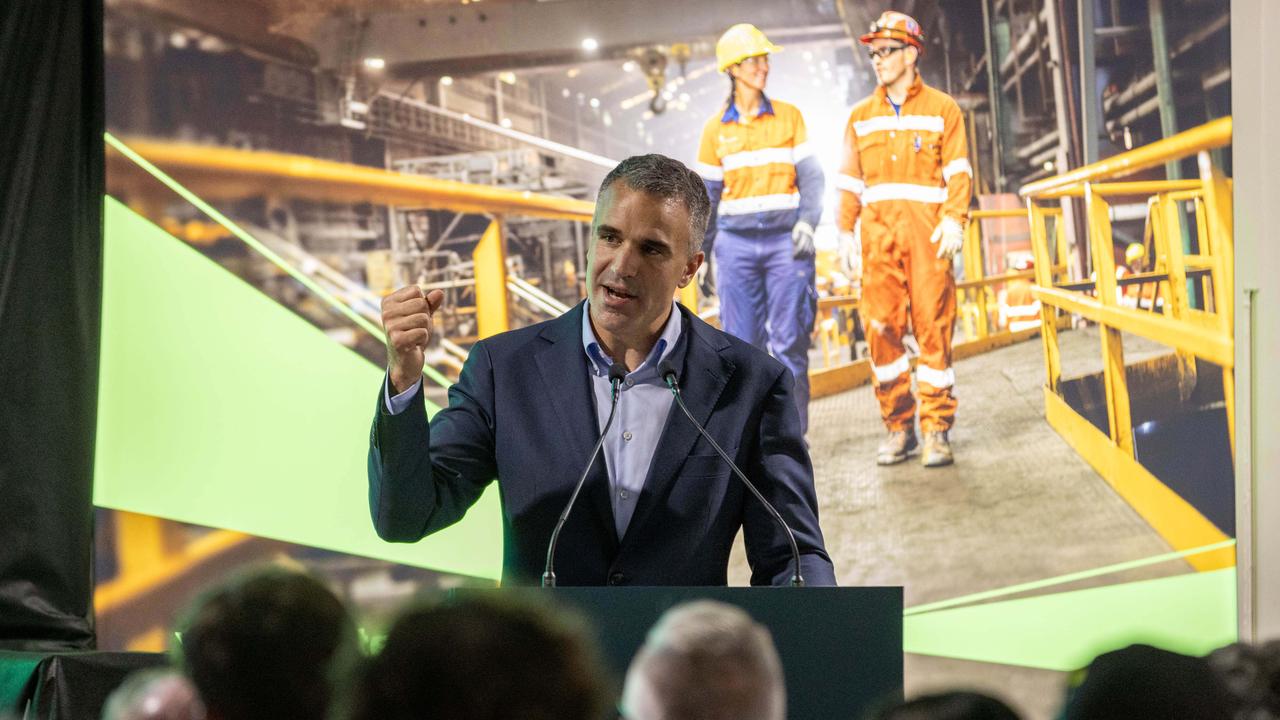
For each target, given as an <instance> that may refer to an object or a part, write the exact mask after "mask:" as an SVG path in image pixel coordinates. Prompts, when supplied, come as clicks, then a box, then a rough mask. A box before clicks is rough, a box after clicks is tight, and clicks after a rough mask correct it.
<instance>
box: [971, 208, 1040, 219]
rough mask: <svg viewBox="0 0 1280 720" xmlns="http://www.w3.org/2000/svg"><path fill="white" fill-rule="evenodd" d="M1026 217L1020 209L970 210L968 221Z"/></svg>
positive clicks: (1024, 212)
mask: <svg viewBox="0 0 1280 720" xmlns="http://www.w3.org/2000/svg"><path fill="white" fill-rule="evenodd" d="M1024 215H1026V211H1025V210H1023V209H1022V208H1004V209H1000V210H970V211H969V219H970V220H989V219H991V218H1016V217H1022V216H1024Z"/></svg>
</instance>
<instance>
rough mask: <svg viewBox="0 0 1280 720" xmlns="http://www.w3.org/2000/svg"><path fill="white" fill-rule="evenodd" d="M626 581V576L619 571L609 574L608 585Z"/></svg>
mask: <svg viewBox="0 0 1280 720" xmlns="http://www.w3.org/2000/svg"><path fill="white" fill-rule="evenodd" d="M626 581H627V576H626V575H623V574H622V573H620V572H616V573H613V574H612V575H610V576H609V584H610V585H621V584H622V583H624V582H626Z"/></svg>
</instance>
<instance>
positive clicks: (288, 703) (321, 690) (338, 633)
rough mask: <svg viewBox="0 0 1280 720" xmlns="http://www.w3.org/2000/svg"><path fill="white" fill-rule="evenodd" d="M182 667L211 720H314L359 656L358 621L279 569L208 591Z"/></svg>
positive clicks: (191, 624) (193, 618)
mask: <svg viewBox="0 0 1280 720" xmlns="http://www.w3.org/2000/svg"><path fill="white" fill-rule="evenodd" d="M179 629H180V631H181V637H182V641H181V643H182V644H181V649H180V657H181V661H182V667H183V669H184V670H185V671H186V673H187V675H188V676H189V677H190V678H191V680H192V682H194V683H195V686H196V688H197V690H199V692H200V697H201V699H202V700H203V701H204V704H205V707H206V708H207V710H208V715H209V718H210V719H211V720H249V719H251V718H272V719H273V720H281V719H283V720H312V719H316V720H318V719H319V718H323V717H324V716H325V714H326V712H327V711H328V707H329V702H330V695H331V692H332V689H333V687H334V681H335V679H336V676H337V675H338V674H340V673H343V672H345V671H346V670H347V669H349V668H350V666H351V665H352V664H353V662H354V661H355V660H356V659H357V658H358V654H359V649H358V640H357V633H356V628H355V624H354V622H352V620H351V617H350V616H349V615H348V614H347V611H346V608H344V607H343V605H342V602H341V601H339V600H338V598H337V597H335V596H334V594H333V593H332V592H330V591H329V589H328V588H326V587H325V586H324V585H323V584H321V582H320V581H319V580H316V579H315V578H313V577H311V576H310V575H306V574H304V573H301V572H297V571H293V570H288V569H284V568H278V567H269V568H261V569H257V570H253V571H250V572H247V573H244V574H241V575H238V576H236V577H234V578H232V579H231V580H230V581H228V582H227V583H225V584H224V585H222V586H219V587H218V588H215V589H214V590H212V591H211V592H209V593H207V594H206V595H204V596H203V597H201V598H200V599H199V600H197V601H196V603H195V605H194V606H193V608H192V609H191V610H190V612H189V616H188V617H187V618H186V620H185V621H184V622H182V623H180V627H179Z"/></svg>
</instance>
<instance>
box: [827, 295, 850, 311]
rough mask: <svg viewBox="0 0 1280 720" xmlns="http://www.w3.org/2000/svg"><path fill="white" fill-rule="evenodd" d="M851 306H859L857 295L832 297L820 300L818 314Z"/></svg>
mask: <svg viewBox="0 0 1280 720" xmlns="http://www.w3.org/2000/svg"><path fill="white" fill-rule="evenodd" d="M850 306H853V307H857V306H858V296H857V295H830V296H828V297H823V298H818V312H823V311H824V310H831V309H833V308H838V307H850Z"/></svg>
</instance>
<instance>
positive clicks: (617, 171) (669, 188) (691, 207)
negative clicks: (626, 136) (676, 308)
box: [597, 153, 711, 257]
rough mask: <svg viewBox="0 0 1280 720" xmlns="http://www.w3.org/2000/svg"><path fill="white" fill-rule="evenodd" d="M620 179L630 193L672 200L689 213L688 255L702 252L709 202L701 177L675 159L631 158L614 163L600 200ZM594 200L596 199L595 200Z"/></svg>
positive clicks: (708, 215) (709, 217) (653, 155)
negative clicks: (646, 194)
mask: <svg viewBox="0 0 1280 720" xmlns="http://www.w3.org/2000/svg"><path fill="white" fill-rule="evenodd" d="M619 180H621V181H622V182H623V183H625V184H626V186H627V187H629V188H631V189H632V190H643V191H644V192H646V193H649V194H650V195H654V196H657V197H660V198H663V199H667V200H670V199H675V200H679V201H680V202H681V203H683V204H684V206H685V209H686V210H688V211H689V256H690V257H692V256H693V255H695V254H697V253H699V252H701V251H702V239H703V237H705V236H706V234H707V223H708V222H709V221H710V219H711V199H710V198H708V197H707V186H706V185H704V184H703V183H702V178H700V177H698V174H697V173H695V172H694V171H692V170H690V169H689V168H687V167H685V165H684V163H682V162H680V161H679V160H673V159H671V158H669V157H667V156H666V155H658V154H656V153H654V154H650V155H633V156H631V157H629V158H627V159H626V160H623V161H622V162H620V163H618V166H617V167H615V168H614V169H613V170H610V171H609V174H608V175H606V176H605V178H604V182H602V183H600V193H599V195H598V196H597V198H599V197H603V196H604V194H605V191H607V190H608V189H609V188H610V187H611V186H612V185H613V184H614V183H615V182H618V181H619ZM597 201H598V200H597Z"/></svg>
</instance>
